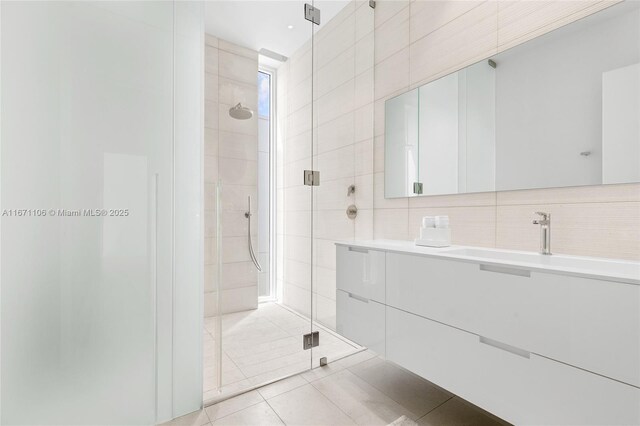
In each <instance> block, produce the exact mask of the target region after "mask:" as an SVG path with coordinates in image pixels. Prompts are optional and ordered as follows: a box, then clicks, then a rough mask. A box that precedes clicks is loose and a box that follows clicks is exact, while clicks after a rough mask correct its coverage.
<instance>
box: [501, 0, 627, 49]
mask: <svg viewBox="0 0 640 426" xmlns="http://www.w3.org/2000/svg"><path fill="white" fill-rule="evenodd" d="M618 1H619V0H605V1H602V0H572V1H570V0H561V1H539V0H520V1H511V0H501V1H498V48H499V50H500V51H502V50H506V49H508V48H510V47H513V46H515V45H517V44H520V43H523V42H525V41H527V40H531V39H532V38H535V37H537V36H539V35H542V34H545V33H547V32H549V31H552V30H554V29H556V28H559V27H561V26H563V25H566V24H568V23H571V22H573V21H576V20H578V19H580V18H583V17H585V16H588V15H590V14H592V13H595V12H598V11H599V10H602V9H604V8H606V7H609V6H611V5H613V4H615V3H618Z"/></svg>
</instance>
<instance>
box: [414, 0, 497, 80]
mask: <svg viewBox="0 0 640 426" xmlns="http://www.w3.org/2000/svg"><path fill="white" fill-rule="evenodd" d="M497 12H498V4H497V2H496V1H487V2H484V3H482V4H481V5H480V6H477V7H475V8H473V9H471V10H470V11H468V12H466V13H464V14H462V15H461V16H459V17H458V18H457V19H454V20H453V21H450V22H449V23H447V24H445V25H443V26H442V27H440V28H438V29H437V30H435V31H433V32H431V33H429V34H427V35H426V36H425V37H423V38H421V39H419V40H417V41H415V42H414V43H412V44H411V85H412V86H415V85H418V84H422V83H423V82H426V81H429V80H432V79H435V78H437V77H440V76H443V75H445V74H448V73H450V72H452V71H455V70H457V69H460V68H462V67H464V66H466V65H469V64H472V63H474V62H477V61H479V60H481V59H483V58H486V57H488V56H490V55H492V54H494V53H495V52H496V51H497V45H496V37H497Z"/></svg>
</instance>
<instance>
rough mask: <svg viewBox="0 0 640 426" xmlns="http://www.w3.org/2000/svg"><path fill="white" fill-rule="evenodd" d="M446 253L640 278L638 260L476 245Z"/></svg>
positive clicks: (525, 264)
mask: <svg viewBox="0 0 640 426" xmlns="http://www.w3.org/2000/svg"><path fill="white" fill-rule="evenodd" d="M446 254H448V255H452V256H460V257H472V258H475V259H485V260H486V261H488V262H497V263H504V262H510V263H513V264H523V266H532V267H542V268H549V267H551V268H562V269H573V270H584V271H591V272H594V273H598V274H601V273H603V274H606V273H621V274H624V275H628V276H630V277H636V279H638V278H640V265H638V264H637V263H636V262H626V261H623V260H621V261H618V260H612V259H599V258H587V257H575V256H565V255H550V256H547V255H542V254H538V253H529V252H518V251H507V250H492V249H483V248H475V247H464V248H455V249H451V250H447V251H446Z"/></svg>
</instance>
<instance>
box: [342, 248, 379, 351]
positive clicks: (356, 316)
mask: <svg viewBox="0 0 640 426" xmlns="http://www.w3.org/2000/svg"><path fill="white" fill-rule="evenodd" d="M385 256H386V254H385V252H384V251H377V250H369V249H363V248H359V247H343V246H338V247H337V248H336V289H337V290H336V312H337V314H336V330H337V331H338V333H340V334H341V335H342V336H344V337H346V338H348V339H350V340H353V341H354V342H356V343H358V344H359V345H362V346H366V347H367V348H369V349H371V350H372V351H374V352H376V353H377V354H378V355H381V356H384V355H385V344H384V339H385V333H384V329H385V312H384V311H385V305H384V302H385V275H386V274H385V267H386V262H385Z"/></svg>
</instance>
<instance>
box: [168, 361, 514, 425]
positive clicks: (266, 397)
mask: <svg viewBox="0 0 640 426" xmlns="http://www.w3.org/2000/svg"><path fill="white" fill-rule="evenodd" d="M403 415H405V416H407V417H408V418H410V419H412V420H413V421H415V422H416V423H418V425H421V426H427V425H428V426H435V425H438V426H441V425H448V426H449V425H451V426H456V425H460V426H462V425H474V426H485V425H487V426H494V425H495V426H498V425H504V424H506V423H505V422H503V421H501V420H500V419H497V418H495V417H493V416H492V415H490V414H488V413H486V412H484V411H482V410H480V409H479V408H477V407H474V406H472V405H471V404H469V403H467V402H465V401H463V400H462V399H460V398H458V397H456V396H454V395H452V394H451V393H449V392H447V391H445V390H443V389H441V388H439V387H437V386H435V385H434V384H432V383H430V382H428V381H426V380H424V379H422V378H420V377H418V376H416V375H414V374H412V373H410V372H408V371H406V370H404V369H402V368H400V367H398V366H396V365H394V364H392V363H390V362H386V361H384V360H383V359H381V358H378V357H377V356H375V354H373V353H371V352H369V351H364V352H360V353H357V354H355V355H352V356H349V357H347V358H343V359H341V360H339V361H336V362H334V363H330V364H329V365H327V366H325V367H320V368H316V369H314V370H311V371H307V372H305V373H302V374H299V375H296V376H292V377H290V378H288V379H284V380H281V381H279V382H275V383H272V384H270V385H267V386H265V387H262V388H259V389H257V390H253V391H250V392H247V393H244V394H242V395H239V396H237V397H235V398H231V399H228V400H226V401H222V402H220V403H218V404H215V405H212V406H209V407H206V408H205V409H204V410H200V411H197V412H194V413H191V414H189V415H186V416H183V417H180V418H178V419H175V420H173V421H172V422H169V423H167V424H166V425H171V426H177V425H179V426H203V425H354V424H357V425H368V426H369V425H370V426H374V425H387V424H389V423H391V422H393V421H394V420H396V419H398V418H399V417H400V416H403Z"/></svg>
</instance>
